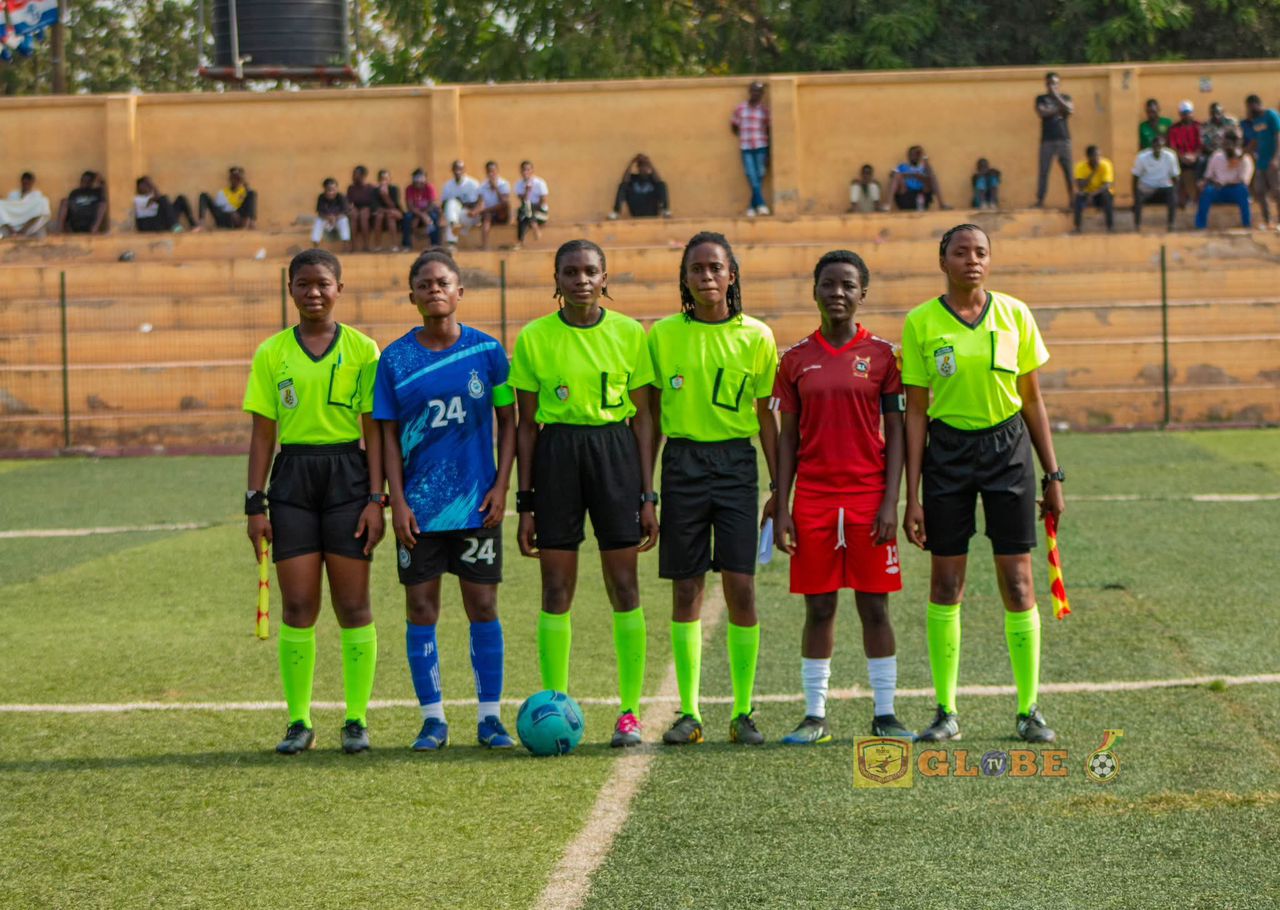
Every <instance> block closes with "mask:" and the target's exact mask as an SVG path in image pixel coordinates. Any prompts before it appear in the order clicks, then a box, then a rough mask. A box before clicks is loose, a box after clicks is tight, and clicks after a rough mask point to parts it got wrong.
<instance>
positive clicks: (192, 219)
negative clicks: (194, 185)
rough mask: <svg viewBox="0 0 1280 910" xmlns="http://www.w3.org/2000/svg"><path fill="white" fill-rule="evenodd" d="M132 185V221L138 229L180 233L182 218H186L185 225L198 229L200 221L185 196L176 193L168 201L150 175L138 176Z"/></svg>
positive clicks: (194, 229)
mask: <svg viewBox="0 0 1280 910" xmlns="http://www.w3.org/2000/svg"><path fill="white" fill-rule="evenodd" d="M134 186H135V187H136V188H137V194H136V195H135V196H134V197H133V221H134V226H135V227H136V228H137V229H138V230H139V231H143V232H147V231H172V232H173V233H175V234H180V233H182V221H181V219H183V218H186V219H187V226H188V227H190V229H191V230H193V231H198V230H200V222H199V221H197V220H196V216H195V213H194V212H192V211H191V203H190V202H188V201H187V197H186V196H183V195H178V196H175V197H174V198H173V200H172V201H170V199H169V197H168V196H166V195H164V194H163V193H161V192H160V190H159V188H158V187H156V185H155V181H153V180H152V179H151V178H150V177H139V178H138V180H137V182H136V183H135V184H134Z"/></svg>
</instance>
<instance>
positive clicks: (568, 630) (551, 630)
mask: <svg viewBox="0 0 1280 910" xmlns="http://www.w3.org/2000/svg"><path fill="white" fill-rule="evenodd" d="M571 644H573V627H572V626H571V625H570V624H569V614H568V613H547V612H546V611H545V610H544V611H543V612H541V613H539V614H538V669H539V670H540V671H541V673H542V688H544V689H553V690H555V691H556V692H568V691H569V646H570V645H571Z"/></svg>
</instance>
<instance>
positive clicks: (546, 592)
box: [538, 548, 578, 692]
mask: <svg viewBox="0 0 1280 910" xmlns="http://www.w3.org/2000/svg"><path fill="white" fill-rule="evenodd" d="M538 563H539V566H540V568H541V569H542V612H540V613H539V614H538V670H539V672H540V673H541V675H542V688H544V689H551V690H553V691H555V692H568V691H569V649H570V646H571V645H572V644H573V629H572V627H571V626H570V620H569V608H570V607H571V606H573V595H574V592H575V591H576V590H577V587H578V551H577V550H549V549H545V548H544V549H542V550H541V551H540V552H539V555H538Z"/></svg>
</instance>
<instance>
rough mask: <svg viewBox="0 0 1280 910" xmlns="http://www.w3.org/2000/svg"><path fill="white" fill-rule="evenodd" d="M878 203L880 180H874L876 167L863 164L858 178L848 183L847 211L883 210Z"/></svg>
mask: <svg viewBox="0 0 1280 910" xmlns="http://www.w3.org/2000/svg"><path fill="white" fill-rule="evenodd" d="M884 210H885V207H884V206H883V205H881V204H880V181H879V180H876V169H875V168H873V167H872V166H871V165H869V164H864V165H863V166H862V170H861V171H860V172H859V174H858V179H857V180H855V181H853V182H852V183H850V184H849V211H851V212H864V213H865V212H883V211H884Z"/></svg>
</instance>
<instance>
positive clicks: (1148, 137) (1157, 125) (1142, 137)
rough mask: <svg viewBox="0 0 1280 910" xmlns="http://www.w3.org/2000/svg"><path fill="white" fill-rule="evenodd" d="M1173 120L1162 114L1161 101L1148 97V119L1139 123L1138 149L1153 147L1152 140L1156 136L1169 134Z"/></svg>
mask: <svg viewBox="0 0 1280 910" xmlns="http://www.w3.org/2000/svg"><path fill="white" fill-rule="evenodd" d="M1171 126H1173V121H1172V120H1170V119H1169V118H1168V117H1161V116H1160V102H1159V101H1157V100H1156V99H1154V98H1148V99H1147V119H1146V120H1143V121H1142V122H1141V123H1139V124H1138V149H1139V151H1141V150H1142V149H1149V148H1151V141H1152V140H1153V139H1155V137H1156V136H1165V137H1168V135H1169V127H1171Z"/></svg>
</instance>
